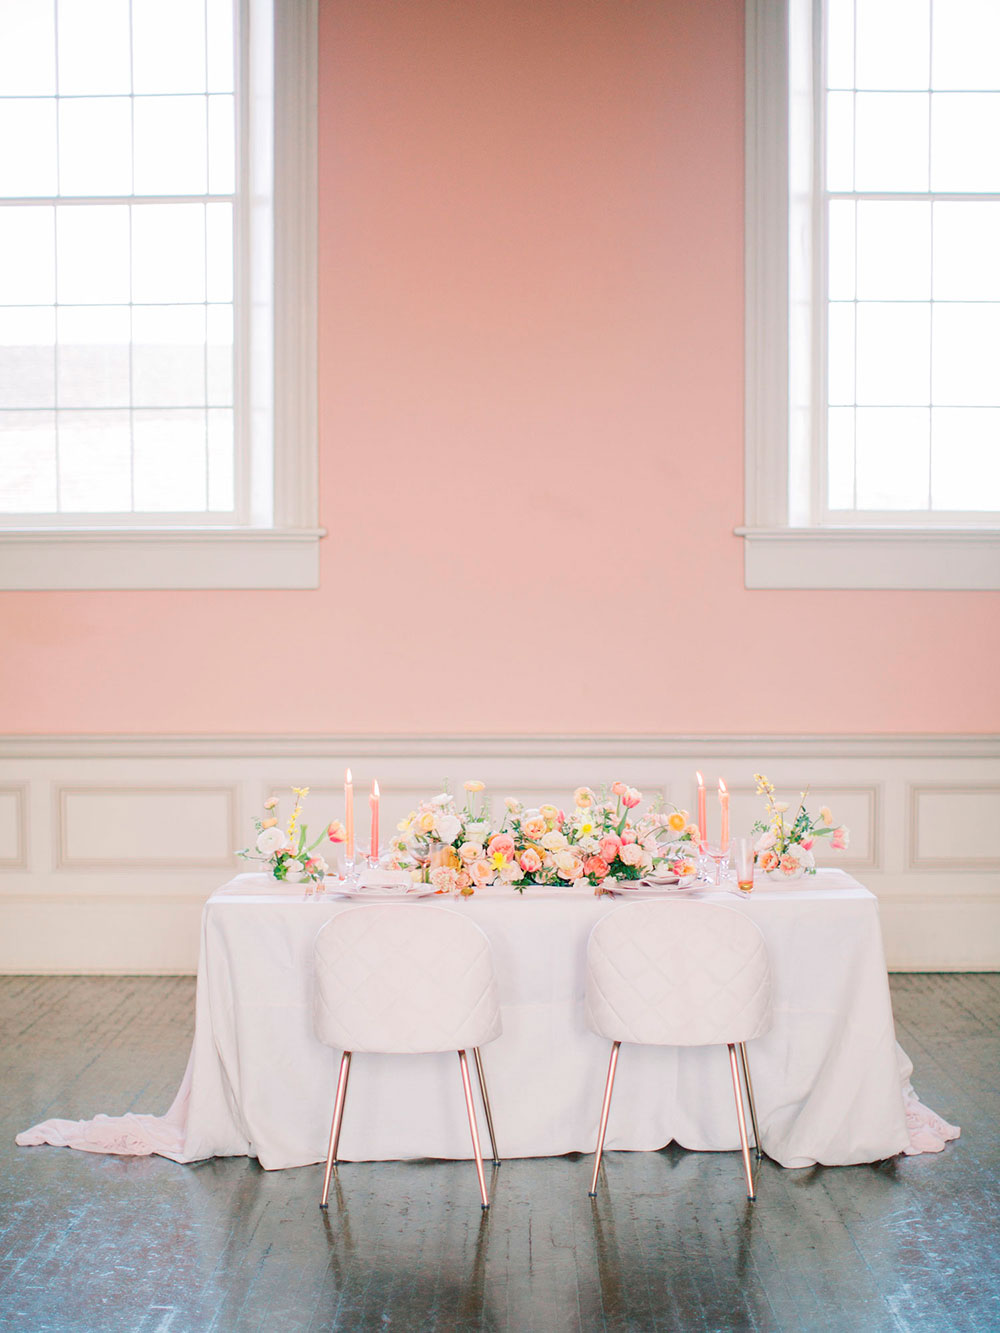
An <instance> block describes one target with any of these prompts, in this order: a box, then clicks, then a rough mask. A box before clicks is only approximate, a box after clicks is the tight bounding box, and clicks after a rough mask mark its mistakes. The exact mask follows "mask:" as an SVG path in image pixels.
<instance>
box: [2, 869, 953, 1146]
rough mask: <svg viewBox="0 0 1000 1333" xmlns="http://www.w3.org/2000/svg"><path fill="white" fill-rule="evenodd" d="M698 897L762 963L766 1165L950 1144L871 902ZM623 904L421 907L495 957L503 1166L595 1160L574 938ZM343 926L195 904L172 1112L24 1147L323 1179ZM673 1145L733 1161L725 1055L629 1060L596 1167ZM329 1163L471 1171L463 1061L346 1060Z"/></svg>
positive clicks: (828, 882) (540, 900) (345, 906)
mask: <svg viewBox="0 0 1000 1333" xmlns="http://www.w3.org/2000/svg"><path fill="white" fill-rule="evenodd" d="M279 887H280V888H281V889H282V890H283V891H278V890H279ZM664 896H665V897H667V898H669V896H670V895H669V894H665V895H664ZM678 896H681V895H678ZM684 896H688V895H684ZM697 897H698V898H699V899H701V900H703V901H708V902H718V903H720V904H723V905H724V906H726V907H729V908H731V909H732V910H734V911H737V912H741V913H743V914H745V915H746V916H748V917H750V918H751V919H752V920H753V921H754V922H756V924H757V925H758V926H759V927H760V929H761V931H762V933H763V935H764V939H765V942H766V945H767V949H768V954H769V957H770V962H771V969H772V986H773V1012H774V1018H773V1024H772V1027H771V1029H770V1031H769V1032H768V1033H767V1034H766V1035H765V1036H763V1037H761V1038H759V1039H757V1040H756V1041H754V1042H753V1043H751V1046H750V1056H751V1062H752V1072H753V1079H754V1090H755V1093H756V1100H757V1110H758V1118H759V1122H760V1131H761V1139H762V1146H763V1148H764V1150H765V1151H766V1153H767V1154H768V1156H769V1157H771V1158H772V1159H773V1160H775V1161H777V1162H779V1163H781V1164H782V1165H783V1166H786V1167H804V1166H810V1165H813V1164H814V1163H822V1164H825V1165H839V1164H848V1163H858V1162H872V1161H878V1160H881V1159H883V1158H887V1157H891V1156H893V1155H895V1154H897V1153H899V1152H901V1151H926V1150H928V1148H930V1149H931V1150H935V1149H937V1148H940V1147H941V1146H943V1142H944V1140H945V1139H946V1138H953V1137H955V1136H956V1135H957V1133H958V1131H957V1130H955V1129H953V1128H952V1127H951V1126H948V1125H946V1124H945V1123H944V1122H943V1121H940V1120H938V1119H937V1118H936V1117H934V1116H933V1113H931V1112H928V1111H926V1108H923V1107H920V1104H919V1103H918V1102H917V1101H916V1098H915V1096H914V1095H913V1093H912V1091H911V1090H909V1088H908V1084H907V1083H906V1080H907V1078H908V1075H909V1073H910V1071H911V1066H910V1064H909V1061H907V1059H906V1057H905V1056H904V1055H903V1053H902V1052H901V1051H900V1050H899V1047H898V1046H897V1044H896V1041H895V1033H894V1028H893V1017H892V1007H891V1003H890V996H889V987H888V978H887V975H886V967H885V961H884V956H883V952H882V937H881V930H880V926H879V917H878V904H877V901H876V899H875V897H874V896H873V895H872V894H871V893H870V892H869V891H868V890H867V889H866V888H864V887H863V886H862V885H861V884H859V883H857V882H856V881H855V880H853V879H852V878H851V877H850V876H848V875H847V874H845V873H844V872H843V871H838V870H822V871H820V872H819V873H818V874H817V875H815V876H814V877H812V878H810V879H808V880H805V881H802V882H800V883H797V884H794V885H790V886H778V887H771V885H770V884H768V883H766V882H764V883H761V882H758V884H757V886H755V888H754V891H753V893H752V894H751V895H748V896H747V895H740V896H737V895H735V894H734V893H731V892H728V891H726V890H725V889H704V890H702V891H701V892H699V893H698V894H697ZM625 898H627V892H626V893H623V894H622V895H620V896H618V897H611V896H608V895H605V896H602V897H595V896H594V895H593V893H587V894H582V893H579V892H575V891H572V890H570V889H558V888H553V889H540V888H530V889H527V890H526V891H525V892H524V893H523V895H522V894H519V893H517V892H515V891H513V890H510V889H507V888H505V889H494V890H490V889H487V890H481V891H479V892H477V893H476V894H475V895H474V896H472V897H471V898H468V899H463V898H452V897H443V896H437V897H428V898H422V899H420V900H419V901H418V902H417V903H416V910H419V911H422V912H458V913H461V914H463V915H465V916H467V917H468V918H469V919H470V920H472V921H474V922H476V924H477V925H479V926H480V927H481V928H482V930H483V931H484V932H485V933H486V935H487V937H488V938H489V941H490V944H491V946H492V950H493V955H494V959H495V964H496V970H497V978H498V987H499V995H500V1003H501V1013H502V1018H503V1035H502V1036H501V1037H500V1038H499V1039H498V1040H496V1041H495V1042H493V1043H491V1044H490V1045H489V1046H487V1047H485V1048H484V1049H483V1059H484V1063H485V1066H486V1071H487V1077H488V1082H489V1090H490V1098H491V1102H492V1106H493V1117H494V1122H495V1125H496V1134H497V1141H498V1148H499V1152H500V1156H501V1157H537V1156H549V1155H556V1154H562V1153H568V1152H588V1153H589V1152H593V1150H594V1145H595V1142H596V1135H597V1122H598V1117H599V1111H600V1101H601V1096H602V1093H603V1087H604V1079H605V1075H606V1070H607V1060H608V1054H609V1049H610V1047H609V1043H608V1042H607V1041H605V1040H604V1039H602V1038H600V1037H598V1036H596V1035H595V1034H594V1033H592V1032H590V1031H589V1030H588V1028H587V1026H586V1024H585V1022H584V1006H583V995H584V978H585V967H586V949H587V939H588V936H589V934H590V931H591V929H592V928H593V926H594V925H595V923H596V922H598V921H599V920H600V919H601V918H602V917H604V916H605V915H606V914H607V913H608V912H613V911H615V910H616V909H617V908H618V907H619V906H620V905H621V903H622V901H623V899H625ZM355 910H357V907H356V901H355V900H353V899H348V898H345V897H342V896H338V895H337V894H336V893H335V892H329V891H327V892H325V893H308V892H306V891H304V890H303V888H302V886H300V885H296V886H291V885H288V886H278V885H277V884H276V882H275V881H274V880H273V879H268V878H267V877H265V876H263V875H256V874H242V875H238V876H236V878H235V879H233V880H232V881H230V883H228V884H226V885H224V886H223V887H222V888H220V889H218V890H217V891H216V892H215V893H214V894H213V895H212V896H211V898H210V899H209V900H208V902H207V903H206V905H205V909H204V913H203V918H202V937H201V950H200V960H199V966H198V985H197V1001H196V1022H195V1035H194V1043H193V1047H192V1051H191V1056H190V1060H189V1063H188V1067H187V1071H186V1074H185V1076H184V1081H183V1084H182V1086H181V1089H180V1091H179V1093H178V1095H177V1098H176V1100H175V1102H174V1104H173V1106H172V1107H171V1108H170V1110H169V1111H168V1112H167V1114H166V1115H165V1116H146V1115H128V1116H122V1117H106V1116H98V1117H97V1118H96V1119H95V1120H92V1121H81V1122H72V1121H49V1122H46V1124H44V1125H41V1126H38V1127H36V1128H35V1130H32V1131H27V1132H26V1133H25V1134H22V1135H19V1136H18V1142H19V1143H29V1144H30V1143H41V1142H48V1143H64V1144H67V1145H68V1146H71V1147H79V1148H84V1149H89V1150H91V1151H105V1152H107V1151H111V1152H126V1153H127V1152H156V1153H160V1154H162V1155H164V1156H167V1157H171V1158H173V1159H174V1160H175V1161H180V1162H191V1161H197V1160H200V1159H203V1158H208V1157H217V1156H238V1155H249V1156H253V1157H256V1158H258V1160H259V1161H260V1164H261V1166H263V1167H264V1168H266V1169H269V1170H270V1169H277V1168H283V1167H294V1166H303V1165H306V1164H308V1163H314V1162H318V1161H322V1160H323V1159H324V1158H325V1155H326V1148H327V1140H328V1136H329V1128H330V1116H331V1111H332V1106H333V1097H334V1090H335V1086H336V1079H337V1066H338V1062H339V1056H340V1053H339V1052H337V1051H334V1050H332V1049H330V1048H328V1047H326V1046H324V1045H322V1044H321V1043H320V1042H319V1041H318V1040H317V1039H316V1037H315V1036H314V1035H313V1029H312V1001H313V987H314V979H313V961H312V960H313V946H314V942H315V938H316V934H317V932H318V930H319V929H320V927H321V926H322V925H323V924H324V923H325V922H327V921H329V920H330V919H331V918H332V917H333V916H335V915H336V914H337V913H339V912H350V911H355ZM914 1134H916V1135H917V1141H918V1146H916V1147H915V1146H914ZM921 1134H923V1135H924V1142H923V1146H919V1139H920V1135H921ZM671 1141H676V1142H677V1143H679V1144H681V1145H682V1146H684V1147H686V1148H691V1149H701V1150H727V1149H735V1148H737V1147H738V1145H739V1139H738V1132H737V1122H736V1115H735V1109H734V1105H733V1092H732V1083H731V1080H730V1071H729V1062H728V1058H727V1055H726V1051H725V1048H724V1047H723V1048H720V1047H701V1048H683V1049H679V1048H666V1047H652V1046H625V1047H623V1049H622V1054H621V1059H620V1061H619V1066H618V1077H617V1081H616V1085H615V1096H614V1102H613V1105H612V1109H611V1118H610V1122H609V1127H608V1136H607V1145H606V1146H607V1148H608V1149H609V1150H614V1149H657V1148H661V1147H663V1146H664V1145H665V1144H667V1143H670V1142H671ZM339 1155H340V1157H341V1159H343V1160H347V1161H361V1160H365V1161H378V1160H389V1159H404V1158H415V1157H438V1158H466V1157H469V1156H470V1155H471V1152H470V1145H469V1129H468V1122H467V1120H466V1117H465V1105H464V1100H463V1095H462V1087H461V1080H460V1076H459V1067H458V1061H457V1059H456V1057H455V1056H454V1055H452V1054H450V1053H445V1054H436V1055H416V1056H412V1055H409V1056H401V1055H394V1056H380V1055H359V1056H355V1059H354V1064H353V1067H352V1074H351V1083H350V1089H349V1095H348V1097H347V1105H346V1110H345V1115H344V1124H343V1132H342V1137H341V1144H340V1154H339Z"/></svg>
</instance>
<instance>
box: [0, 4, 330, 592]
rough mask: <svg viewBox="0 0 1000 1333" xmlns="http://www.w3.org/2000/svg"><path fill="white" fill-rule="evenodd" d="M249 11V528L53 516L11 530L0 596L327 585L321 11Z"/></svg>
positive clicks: (244, 52)
mask: <svg viewBox="0 0 1000 1333" xmlns="http://www.w3.org/2000/svg"><path fill="white" fill-rule="evenodd" d="M239 11H240V12H239V25H240V34H241V35H240V39H239V42H238V49H237V55H238V70H239V74H238V80H239V81H240V83H239V85H238V86H240V87H242V89H243V90H244V95H243V96H242V97H241V98H240V105H241V115H240V123H239V130H238V145H239V147H238V151H239V153H240V154H241V167H242V172H243V179H244V183H245V184H244V189H243V191H242V192H241V198H240V203H239V205H238V210H239V212H238V217H237V223H236V254H237V259H236V264H237V286H238V287H242V296H243V300H242V319H243V321H244V322H243V326H242V330H241V332H242V335H243V340H244V342H243V345H244V348H245V354H244V356H243V359H242V364H238V365H237V375H236V394H237V402H238V405H239V408H238V411H237V419H238V421H239V420H240V419H242V426H243V429H244V431H246V432H247V434H246V436H245V437H244V440H243V442H242V447H243V449H244V451H245V457H246V458H248V459H249V469H248V471H249V477H250V487H249V489H250V494H249V496H248V497H247V504H246V506H245V508H246V513H247V519H246V521H245V522H243V523H240V524H233V523H228V524H225V525H219V524H211V522H210V521H209V522H206V519H205V517H204V516H197V517H196V518H193V519H192V521H191V522H187V521H183V522H178V523H174V522H172V521H167V522H162V523H159V524H156V525H155V526H154V525H151V524H150V523H149V521H148V519H147V518H144V519H143V520H142V522H141V526H140V524H139V522H137V523H136V524H135V526H132V527H123V526H121V520H120V519H118V520H116V521H115V523H114V525H113V526H112V525H111V524H110V523H109V525H108V526H85V525H80V523H79V521H78V520H70V521H69V522H67V523H66V525H65V526H62V527H59V528H54V527H53V525H52V519H51V517H47V518H46V519H45V520H44V521H42V520H40V521H39V522H38V523H37V524H35V525H31V524H29V523H24V524H19V525H18V526H14V527H4V528H3V529H2V530H0V589H27V590H34V589H87V588H92V589H102V588H108V589H114V588H132V589H142V588H177V589H183V588H315V587H318V586H319V540H320V538H321V537H322V536H323V535H324V530H323V529H321V528H320V527H318V513H317V480H318V457H317V452H318V445H317V421H316V386H317V358H316V284H317V264H316V242H317V217H316V200H317V161H316V153H317V125H316V107H317V11H318V0H240V5H239ZM272 13H273V19H272ZM272 116H273V119H272ZM272 134H273V138H272ZM272 163H273V168H272ZM240 317H241V316H240V315H239V314H238V315H237V318H238V319H239V318H240Z"/></svg>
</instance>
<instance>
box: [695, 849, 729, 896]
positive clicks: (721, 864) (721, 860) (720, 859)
mask: <svg viewBox="0 0 1000 1333" xmlns="http://www.w3.org/2000/svg"><path fill="white" fill-rule="evenodd" d="M700 850H701V853H702V856H704V857H708V858H709V859H710V860H712V861H714V862H715V873H714V876H713V877H712V878H710V879H709V877H708V876H707V875H706V879H709V883H710V884H713V885H714V886H715V887H716V888H718V887H719V885H720V884H721V883H722V880H723V877H724V875H725V874H726V872H727V871H728V869H729V848H728V846H724V845H723V844H722V843H721V842H711V841H706V842H703V843H702V844H701V846H700Z"/></svg>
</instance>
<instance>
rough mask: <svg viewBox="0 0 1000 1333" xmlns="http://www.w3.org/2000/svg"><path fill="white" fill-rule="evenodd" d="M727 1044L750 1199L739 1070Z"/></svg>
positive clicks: (733, 1050)
mask: <svg viewBox="0 0 1000 1333" xmlns="http://www.w3.org/2000/svg"><path fill="white" fill-rule="evenodd" d="M728 1045H729V1068H730V1071H731V1073H732V1075H733V1095H734V1096H735V1098H736V1119H737V1120H738V1121H739V1125H740V1149H741V1151H742V1153H743V1170H744V1171H745V1172H746V1178H747V1198H748V1199H750V1200H751V1201H752V1200H754V1199H755V1198H756V1197H757V1196H756V1194H755V1192H754V1187H753V1171H752V1170H751V1169H750V1145H749V1143H748V1142H747V1121H746V1116H745V1115H744V1114H743V1091H742V1089H741V1088H740V1071H739V1069H738V1068H737V1066H736V1047H735V1046H734V1045H733V1043H732V1042H729V1043H728Z"/></svg>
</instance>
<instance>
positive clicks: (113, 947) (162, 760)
mask: <svg viewBox="0 0 1000 1333" xmlns="http://www.w3.org/2000/svg"><path fill="white" fill-rule="evenodd" d="M347 765H350V766H351V768H352V769H353V773H354V779H355V809H356V818H357V830H358V840H359V843H361V844H362V845H363V844H364V842H365V840H366V839H367V836H368V801H367V795H368V785H369V783H370V781H371V779H372V778H373V777H377V778H378V779H379V784H380V787H381V790H382V830H383V840H385V838H387V837H388V836H390V835H391V833H392V831H393V829H394V828H395V824H396V822H397V820H399V819H400V818H401V817H402V816H403V815H405V814H406V813H407V812H408V811H409V810H411V809H413V807H414V806H415V805H416V803H417V802H418V800H420V799H421V798H422V797H426V796H431V795H433V794H435V793H436V792H438V791H440V790H441V789H442V788H443V787H444V786H445V785H448V786H449V787H450V789H451V790H452V791H454V792H460V791H461V786H462V783H463V781H464V780H465V779H467V778H480V779H482V780H483V781H484V782H486V783H487V787H488V792H489V795H490V797H491V799H492V802H493V808H494V811H498V810H499V809H500V807H501V806H502V802H503V798H504V796H506V795H508V794H516V795H518V796H520V797H521V798H522V799H524V800H526V801H527V802H528V803H530V804H536V805H538V804H541V803H542V802H544V801H552V802H554V803H555V804H557V805H560V806H565V805H566V804H568V803H569V802H570V801H571V800H572V791H573V789H574V788H575V787H577V786H579V785H581V784H586V785H589V786H592V787H594V788H600V786H601V785H602V784H607V783H610V782H612V781H614V780H615V779H617V778H622V779H624V780H626V781H628V782H630V783H632V784H633V785H635V786H637V787H639V788H640V790H642V792H643V793H644V795H645V796H646V797H647V798H648V797H651V796H653V795H655V794H657V793H658V792H662V794H663V796H664V798H665V799H666V800H667V801H668V802H670V803H672V804H676V805H678V806H681V807H683V808H684V809H687V810H688V811H690V812H691V813H694V812H695V809H696V801H697V786H696V781H695V770H696V769H698V768H700V769H701V770H702V771H703V773H704V774H705V778H706V782H707V784H708V789H709V792H708V808H709V818H710V821H711V823H712V824H713V826H717V821H718V815H719V804H718V799H717V796H716V782H717V780H718V777H719V776H720V775H721V776H723V777H724V778H725V779H726V781H727V782H728V784H729V787H730V790H731V792H732V805H731V830H732V833H733V835H734V836H736V835H738V834H741V833H745V832H749V830H750V826H751V824H752V823H753V821H754V819H755V818H757V817H758V816H759V815H760V814H761V813H762V809H763V804H762V802H761V800H760V798H758V797H757V796H756V795H755V792H754V780H753V774H754V773H755V772H764V773H766V774H767V775H768V777H769V778H770V779H771V780H772V781H773V782H774V783H775V784H776V786H777V787H778V789H779V795H780V798H781V799H783V800H787V801H788V802H789V804H790V805H792V806H794V804H795V803H796V802H797V801H798V799H799V793H800V792H801V791H802V790H803V789H804V788H805V786H806V784H807V783H808V784H809V797H808V804H809V807H810V809H811V810H816V809H818V808H819V806H821V805H829V806H830V808H831V810H832V812H833V815H834V818H835V820H837V822H840V823H845V824H847V825H848V827H849V828H850V830H851V843H850V847H849V848H848V850H847V851H846V852H842V853H837V852H832V851H830V850H829V849H823V850H822V851H821V852H820V859H821V860H822V861H825V862H827V863H829V864H833V865H841V866H843V867H844V868H845V869H847V870H849V871H850V872H851V873H852V874H854V875H855V876H857V878H859V879H860V880H862V882H863V883H865V884H867V885H868V886H869V888H871V889H872V891H873V892H875V893H876V894H877V895H878V897H879V901H880V906H881V914H882V926H883V934H884V938H885V945H886V954H887V959H888V962H889V965H890V967H892V968H895V969H897V970H906V969H916V970H930V971H934V970H953V969H954V970H966V969H997V968H1000V833H998V829H1000V822H998V820H997V814H998V813H1000V744H998V740H997V738H995V737H989V736H983V737H968V736H965V737H942V736H933V737H928V736H892V737H871V736H869V737H822V736H819V737H817V736H792V737H758V736H728V737H722V736H713V737H654V736H637V737H618V738H615V737H597V738H593V737H582V736H581V737H566V736H564V737H523V736H510V737H473V736H466V737H427V738H416V737H353V738H348V737H342V736H341V737H308V738H302V737H275V736H270V737H261V736H241V737H232V736H229V737H210V736H202V737H157V736H135V737H114V736H98V737H86V736H73V737H7V738H6V739H3V740H0V971H3V972H109V973H127V972H147V973H155V972H162V973H176V972H193V971H194V970H195V967H196V965H197V956H198V936H199V931H198V926H199V920H200V914H201V906H202V903H203V902H204V900H205V899H206V898H207V897H208V895H209V894H210V893H211V891H212V889H213V888H214V887H215V886H216V885H218V884H220V883H222V882H224V881H225V880H226V879H228V878H229V877H230V876H231V875H232V874H235V873H236V872H237V871H238V870H239V868H240V866H241V864H242V863H241V862H239V860H238V859H237V857H236V856H235V854H234V853H235V849H236V848H237V847H240V846H245V845H247V844H248V843H249V842H250V839H251V834H252V819H253V816H254V814H256V813H260V812H261V810H262V805H263V801H264V800H265V799H266V797H267V796H269V795H270V794H272V793H273V794H275V795H278V796H279V798H280V807H279V810H278V812H277V813H278V814H279V815H280V817H281V820H282V822H283V823H284V822H285V821H286V820H287V818H288V815H289V813H290V810H291V805H292V802H293V799H294V798H293V797H292V794H291V791H290V788H291V787H292V785H296V786H300V785H308V786H309V787H310V789H311V790H310V795H309V797H308V798H307V800H306V805H305V810H304V813H303V818H304V819H305V821H306V823H307V824H308V826H309V830H310V838H312V837H317V836H319V834H320V833H321V832H322V830H323V829H324V828H325V826H326V824H327V823H328V822H329V821H330V820H331V819H333V818H342V817H343V794H342V793H343V788H342V783H343V774H344V769H345V768H346V767H347Z"/></svg>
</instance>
